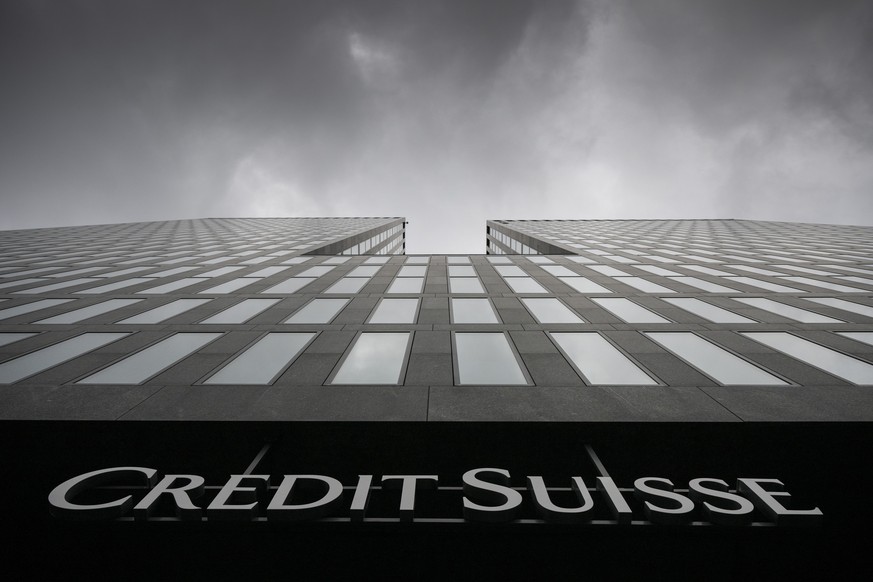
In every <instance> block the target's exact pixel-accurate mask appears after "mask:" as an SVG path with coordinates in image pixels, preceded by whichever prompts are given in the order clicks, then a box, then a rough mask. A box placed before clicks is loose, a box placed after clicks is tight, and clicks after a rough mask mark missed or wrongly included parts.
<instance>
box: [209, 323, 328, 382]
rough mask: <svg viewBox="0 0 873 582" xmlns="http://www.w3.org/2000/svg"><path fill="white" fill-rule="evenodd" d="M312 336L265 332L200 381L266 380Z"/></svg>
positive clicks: (293, 356)
mask: <svg viewBox="0 0 873 582" xmlns="http://www.w3.org/2000/svg"><path fill="white" fill-rule="evenodd" d="M314 337H315V334H314V333H268V334H267V335H265V336H264V337H262V338H261V339H260V340H258V341H257V343H255V344H254V345H252V346H251V347H250V348H248V349H247V350H246V351H244V352H243V353H242V354H240V355H239V356H237V357H236V358H235V359H234V360H233V361H231V362H230V363H229V364H228V365H226V366H225V367H223V368H222V369H220V370H219V371H218V372H217V373H215V374H214V375H212V376H211V377H210V378H209V379H208V380H206V382H204V384H269V383H270V382H271V381H272V380H273V378H275V377H276V375H278V374H279V372H281V371H282V370H283V369H284V368H285V366H287V365H288V364H290V363H291V362H292V361H293V360H294V359H295V358H296V357H297V355H298V354H299V353H300V352H301V351H302V350H303V348H304V347H305V346H306V344H307V343H308V342H309V340H311V339H312V338H314Z"/></svg>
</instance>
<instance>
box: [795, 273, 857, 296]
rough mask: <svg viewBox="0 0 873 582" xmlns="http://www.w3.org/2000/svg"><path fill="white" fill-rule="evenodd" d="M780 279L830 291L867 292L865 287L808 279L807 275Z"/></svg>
mask: <svg viewBox="0 0 873 582" xmlns="http://www.w3.org/2000/svg"><path fill="white" fill-rule="evenodd" d="M780 279H785V280H786V281H791V282H793V283H801V284H803V285H810V286H812V287H821V288H823V289H831V290H832V291H840V292H841V293H869V291H867V290H866V289H859V288H857V287H849V286H847V285H837V284H836V283H828V282H826V281H819V280H818V279H810V278H809V277H780Z"/></svg>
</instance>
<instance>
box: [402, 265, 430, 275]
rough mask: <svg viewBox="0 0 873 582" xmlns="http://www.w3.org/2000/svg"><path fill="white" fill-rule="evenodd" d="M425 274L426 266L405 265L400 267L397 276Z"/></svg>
mask: <svg viewBox="0 0 873 582" xmlns="http://www.w3.org/2000/svg"><path fill="white" fill-rule="evenodd" d="M426 274H427V267H419V266H406V267H400V272H398V273H397V276H398V277H424V276H425V275H426Z"/></svg>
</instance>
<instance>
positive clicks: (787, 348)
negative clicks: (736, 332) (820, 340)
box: [743, 331, 873, 385]
mask: <svg viewBox="0 0 873 582" xmlns="http://www.w3.org/2000/svg"><path fill="white" fill-rule="evenodd" d="M743 335H744V336H746V337H748V338H750V339H753V340H755V341H757V342H760V343H762V344H764V345H765V346H769V347H771V348H773V349H774V350H778V351H780V352H782V353H783V354H787V355H789V356H791V357H792V358H797V359H798V360H800V361H801V362H806V363H807V364H809V365H811V366H815V367H816V368H820V369H822V370H824V371H825V372H827V373H828V374H833V375H834V376H836V377H838V378H842V379H843V380H847V381H849V382H852V383H854V384H863V385H867V384H873V365H871V364H868V363H867V362H864V361H861V360H858V359H856V358H853V357H851V356H847V355H846V354H841V353H840V352H838V351H836V350H832V349H830V348H826V347H824V346H820V345H818V344H816V343H813V342H811V341H809V340H805V339H803V338H800V337H797V336H796V335H792V334H790V333H787V332H782V331H779V332H745V333H743Z"/></svg>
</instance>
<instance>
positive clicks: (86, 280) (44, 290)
mask: <svg viewBox="0 0 873 582" xmlns="http://www.w3.org/2000/svg"><path fill="white" fill-rule="evenodd" d="M44 280H45V279H28V280H27V281H13V282H12V283H4V284H3V285H0V287H14V286H15V285H18V284H21V283H29V282H33V283H38V282H41V281H44ZM101 280H102V279H89V278H84V279H74V280H72V281H63V282H61V283H53V284H51V285H43V286H41V287H31V288H30V289H23V290H21V291H16V292H15V293H24V294H28V295H32V294H35V293H50V292H52V291H57V290H58V289H66V288H67V287H75V286H76V285H85V284H86V283H95V282H97V281H101ZM143 280H144V281H150V279H143Z"/></svg>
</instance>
